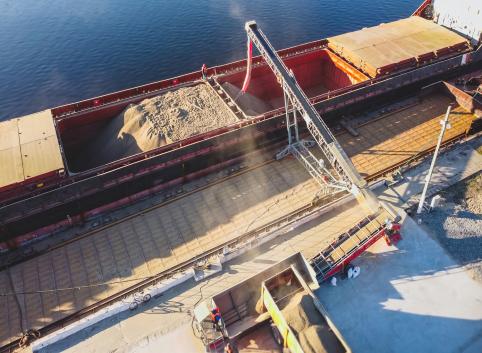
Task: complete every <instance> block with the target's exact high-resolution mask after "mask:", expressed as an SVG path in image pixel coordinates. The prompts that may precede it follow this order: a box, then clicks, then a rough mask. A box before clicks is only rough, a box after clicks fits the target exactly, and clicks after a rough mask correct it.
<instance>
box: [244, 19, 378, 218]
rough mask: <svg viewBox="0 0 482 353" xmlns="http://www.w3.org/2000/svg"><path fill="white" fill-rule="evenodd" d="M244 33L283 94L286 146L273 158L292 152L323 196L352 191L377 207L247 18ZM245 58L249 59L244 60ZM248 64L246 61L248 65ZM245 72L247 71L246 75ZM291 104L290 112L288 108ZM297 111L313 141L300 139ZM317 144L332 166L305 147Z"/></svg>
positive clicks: (249, 44) (332, 139)
mask: <svg viewBox="0 0 482 353" xmlns="http://www.w3.org/2000/svg"><path fill="white" fill-rule="evenodd" d="M245 29H246V32H247V34H248V39H249V40H248V50H249V49H250V48H252V44H251V43H253V44H254V45H255V46H256V48H257V49H258V51H259V52H260V54H261V56H262V57H263V58H264V60H265V61H266V63H267V64H268V66H269V67H270V68H271V70H272V71H273V73H274V74H275V76H276V78H277V80H278V82H279V83H280V84H281V87H282V89H283V95H284V103H285V114H286V128H287V130H288V146H287V147H286V148H285V149H283V150H282V151H281V152H279V153H278V155H277V158H278V159H280V158H283V157H284V156H286V155H288V154H293V155H294V156H295V157H296V158H297V159H298V160H299V161H300V162H301V163H302V164H303V165H304V167H305V168H306V169H307V170H308V172H309V173H310V174H311V176H312V177H313V178H314V179H315V180H316V181H317V182H318V183H319V184H320V186H321V188H322V189H321V193H322V194H324V195H326V194H329V193H332V192H336V191H340V190H346V191H349V192H351V193H352V194H354V195H355V196H356V197H357V199H358V200H359V201H365V203H366V205H367V206H368V207H369V208H370V209H371V210H373V211H375V210H377V209H379V208H380V203H379V201H378V199H377V197H376V196H375V195H374V194H373V192H372V191H371V190H370V189H369V188H368V184H367V182H366V181H365V180H364V179H363V178H362V177H361V176H360V174H359V173H358V171H357V170H356V169H355V166H354V165H353V163H352V161H351V160H350V158H349V157H348V156H347V155H346V153H345V151H344V150H343V148H342V147H341V146H340V144H339V143H338V141H337V140H336V139H335V137H334V136H333V134H332V133H331V132H330V130H329V128H328V126H327V125H326V123H325V122H324V121H323V119H322V118H321V117H320V115H319V114H318V112H317V111H316V109H315V108H314V107H313V105H311V103H310V101H309V100H308V97H307V96H306V95H305V93H304V92H303V90H302V89H301V87H300V86H299V84H298V82H297V81H296V78H295V76H294V75H293V73H292V72H291V71H289V70H288V68H287V67H286V65H285V64H284V62H283V61H282V60H281V58H280V57H279V55H278V54H277V53H276V51H275V50H274V48H273V46H272V45H271V43H270V42H269V41H268V39H267V38H266V36H265V35H264V33H263V32H262V31H261V29H260V28H259V27H258V25H257V24H256V21H249V22H246V24H245ZM248 60H249V59H248ZM249 64H250V63H248V65H249ZM247 75H249V73H248V74H247ZM290 106H291V107H292V108H293V109H292V111H291V112H290V110H289V107H290ZM298 114H300V115H301V117H302V118H303V120H304V121H305V122H306V126H307V128H308V131H309V132H310V133H311V135H312V136H313V139H314V142H313V141H306V140H302V139H300V137H299V133H298ZM315 144H316V145H318V147H319V148H320V149H321V151H322V153H323V155H324V157H325V158H326V160H327V161H328V162H329V164H330V165H331V167H332V170H330V168H329V166H326V165H325V162H324V160H323V159H319V158H317V157H316V156H315V155H314V154H313V153H311V152H310V151H309V150H308V147H311V146H313V145H315Z"/></svg>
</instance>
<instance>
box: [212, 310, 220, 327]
mask: <svg viewBox="0 0 482 353" xmlns="http://www.w3.org/2000/svg"><path fill="white" fill-rule="evenodd" d="M211 321H212V322H213V324H214V325H215V326H217V327H218V328H220V329H221V328H222V327H221V313H220V312H219V308H218V307H215V308H214V309H213V310H211Z"/></svg>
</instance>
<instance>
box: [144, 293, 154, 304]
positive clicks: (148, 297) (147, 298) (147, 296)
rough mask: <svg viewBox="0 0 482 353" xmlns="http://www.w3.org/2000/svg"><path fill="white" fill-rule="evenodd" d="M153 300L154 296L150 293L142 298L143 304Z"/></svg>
mask: <svg viewBox="0 0 482 353" xmlns="http://www.w3.org/2000/svg"><path fill="white" fill-rule="evenodd" d="M151 298H152V296H151V295H150V294H149V293H147V294H145V295H144V296H143V297H142V302H143V303H147V302H148V301H149V300H151Z"/></svg>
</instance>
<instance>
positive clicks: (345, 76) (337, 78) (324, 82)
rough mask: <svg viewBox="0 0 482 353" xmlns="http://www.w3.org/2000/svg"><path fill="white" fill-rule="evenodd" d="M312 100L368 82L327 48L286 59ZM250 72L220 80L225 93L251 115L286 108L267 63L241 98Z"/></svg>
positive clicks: (257, 69) (254, 71) (255, 70)
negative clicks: (241, 91)
mask: <svg viewBox="0 0 482 353" xmlns="http://www.w3.org/2000/svg"><path fill="white" fill-rule="evenodd" d="M283 61H284V63H285V64H286V66H287V67H288V69H290V70H292V71H293V73H294V75H295V77H296V80H297V81H298V83H299V84H300V86H301V88H302V89H303V90H304V91H305V93H306V95H307V96H308V97H309V98H313V97H316V96H319V95H322V94H324V93H326V92H329V91H333V90H336V89H339V88H344V87H348V86H351V85H354V84H356V83H360V82H363V81H365V80H367V79H368V77H367V76H365V75H364V74H362V73H361V72H360V71H358V70H356V69H355V68H354V67H353V66H351V65H350V64H348V63H347V62H345V61H344V60H343V59H341V58H340V57H338V56H337V55H335V54H333V53H331V52H329V51H328V50H326V49H319V50H316V51H312V52H309V53H305V54H300V55H295V56H292V57H289V58H286V59H284V60H283ZM245 74H246V71H244V70H243V71H239V72H237V73H234V74H228V75H223V76H220V77H218V78H217V81H218V83H219V84H220V85H221V87H222V88H223V89H224V90H225V92H226V93H227V94H228V95H229V96H230V97H231V98H232V99H233V100H234V101H235V102H236V104H237V105H238V106H239V108H240V109H241V110H242V111H243V112H244V113H245V114H246V115H248V116H256V115H260V114H263V113H266V112H268V111H271V110H274V109H278V108H280V107H283V105H284V100H283V91H282V89H281V86H280V85H279V83H278V82H276V77H275V75H274V74H273V72H272V70H271V69H270V68H269V67H268V65H267V64H266V63H264V62H263V63H262V64H259V65H257V66H255V67H253V69H252V73H251V82H250V84H249V88H248V91H247V93H246V94H243V95H241V94H240V90H241V87H242V85H243V80H244V76H245Z"/></svg>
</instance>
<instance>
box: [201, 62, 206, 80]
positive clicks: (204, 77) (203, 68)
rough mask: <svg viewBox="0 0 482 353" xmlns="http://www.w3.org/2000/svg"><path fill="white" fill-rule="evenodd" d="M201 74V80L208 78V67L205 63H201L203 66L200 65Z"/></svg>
mask: <svg viewBox="0 0 482 353" xmlns="http://www.w3.org/2000/svg"><path fill="white" fill-rule="evenodd" d="M201 76H202V78H203V80H207V78H208V68H207V66H206V64H203V66H202V67H201Z"/></svg>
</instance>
